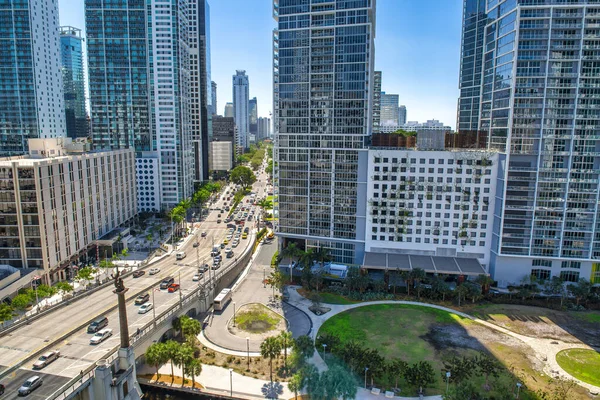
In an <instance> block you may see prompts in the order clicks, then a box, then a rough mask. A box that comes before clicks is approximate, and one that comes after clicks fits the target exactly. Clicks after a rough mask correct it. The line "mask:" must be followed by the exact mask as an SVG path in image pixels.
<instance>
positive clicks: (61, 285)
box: [54, 281, 73, 296]
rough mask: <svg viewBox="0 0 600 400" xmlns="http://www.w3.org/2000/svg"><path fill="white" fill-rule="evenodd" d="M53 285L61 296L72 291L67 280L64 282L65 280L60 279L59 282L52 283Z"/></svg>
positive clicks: (71, 286)
mask: <svg viewBox="0 0 600 400" xmlns="http://www.w3.org/2000/svg"><path fill="white" fill-rule="evenodd" d="M54 287H55V288H56V290H58V292H59V293H60V294H62V295H63V296H64V295H66V294H67V293H71V292H72V291H73V285H71V284H70V283H69V282H65V281H60V282H58V283H56V285H54Z"/></svg>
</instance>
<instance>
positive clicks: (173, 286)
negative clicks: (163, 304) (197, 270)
mask: <svg viewBox="0 0 600 400" xmlns="http://www.w3.org/2000/svg"><path fill="white" fill-rule="evenodd" d="M178 290H179V284H177V283H171V284H170V285H169V293H174V292H176V291H178Z"/></svg>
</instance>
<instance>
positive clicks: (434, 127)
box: [379, 119, 452, 133]
mask: <svg viewBox="0 0 600 400" xmlns="http://www.w3.org/2000/svg"><path fill="white" fill-rule="evenodd" d="M399 129H401V130H403V131H406V132H420V131H444V132H450V131H452V128H451V127H450V126H448V125H444V124H443V123H442V122H440V121H438V120H437V119H430V120H427V122H418V121H408V122H407V123H405V124H404V125H381V126H380V127H379V131H380V132H381V133H392V132H396V131H397V130H399Z"/></svg>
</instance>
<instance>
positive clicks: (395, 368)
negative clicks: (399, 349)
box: [387, 357, 408, 389]
mask: <svg viewBox="0 0 600 400" xmlns="http://www.w3.org/2000/svg"><path fill="white" fill-rule="evenodd" d="M407 368H408V363H407V362H406V361H404V360H402V359H401V358H397V357H396V358H393V359H392V361H391V362H390V363H389V364H387V370H388V372H389V373H390V375H391V376H392V377H394V379H395V382H396V385H395V386H394V387H395V388H396V389H398V379H399V378H400V377H401V376H402V375H404V371H406V369H407Z"/></svg>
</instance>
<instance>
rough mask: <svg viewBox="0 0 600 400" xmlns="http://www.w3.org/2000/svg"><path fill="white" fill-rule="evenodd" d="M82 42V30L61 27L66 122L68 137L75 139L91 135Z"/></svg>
mask: <svg viewBox="0 0 600 400" xmlns="http://www.w3.org/2000/svg"><path fill="white" fill-rule="evenodd" d="M82 42H83V37H82V36H81V29H77V28H74V27H72V26H61V27H60V52H61V59H62V79H63V90H64V96H65V122H66V126H67V136H68V137H70V138H73V139H76V138H81V137H88V135H89V127H88V121H87V112H86V110H85V82H84V75H85V74H84V72H83V52H82Z"/></svg>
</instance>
